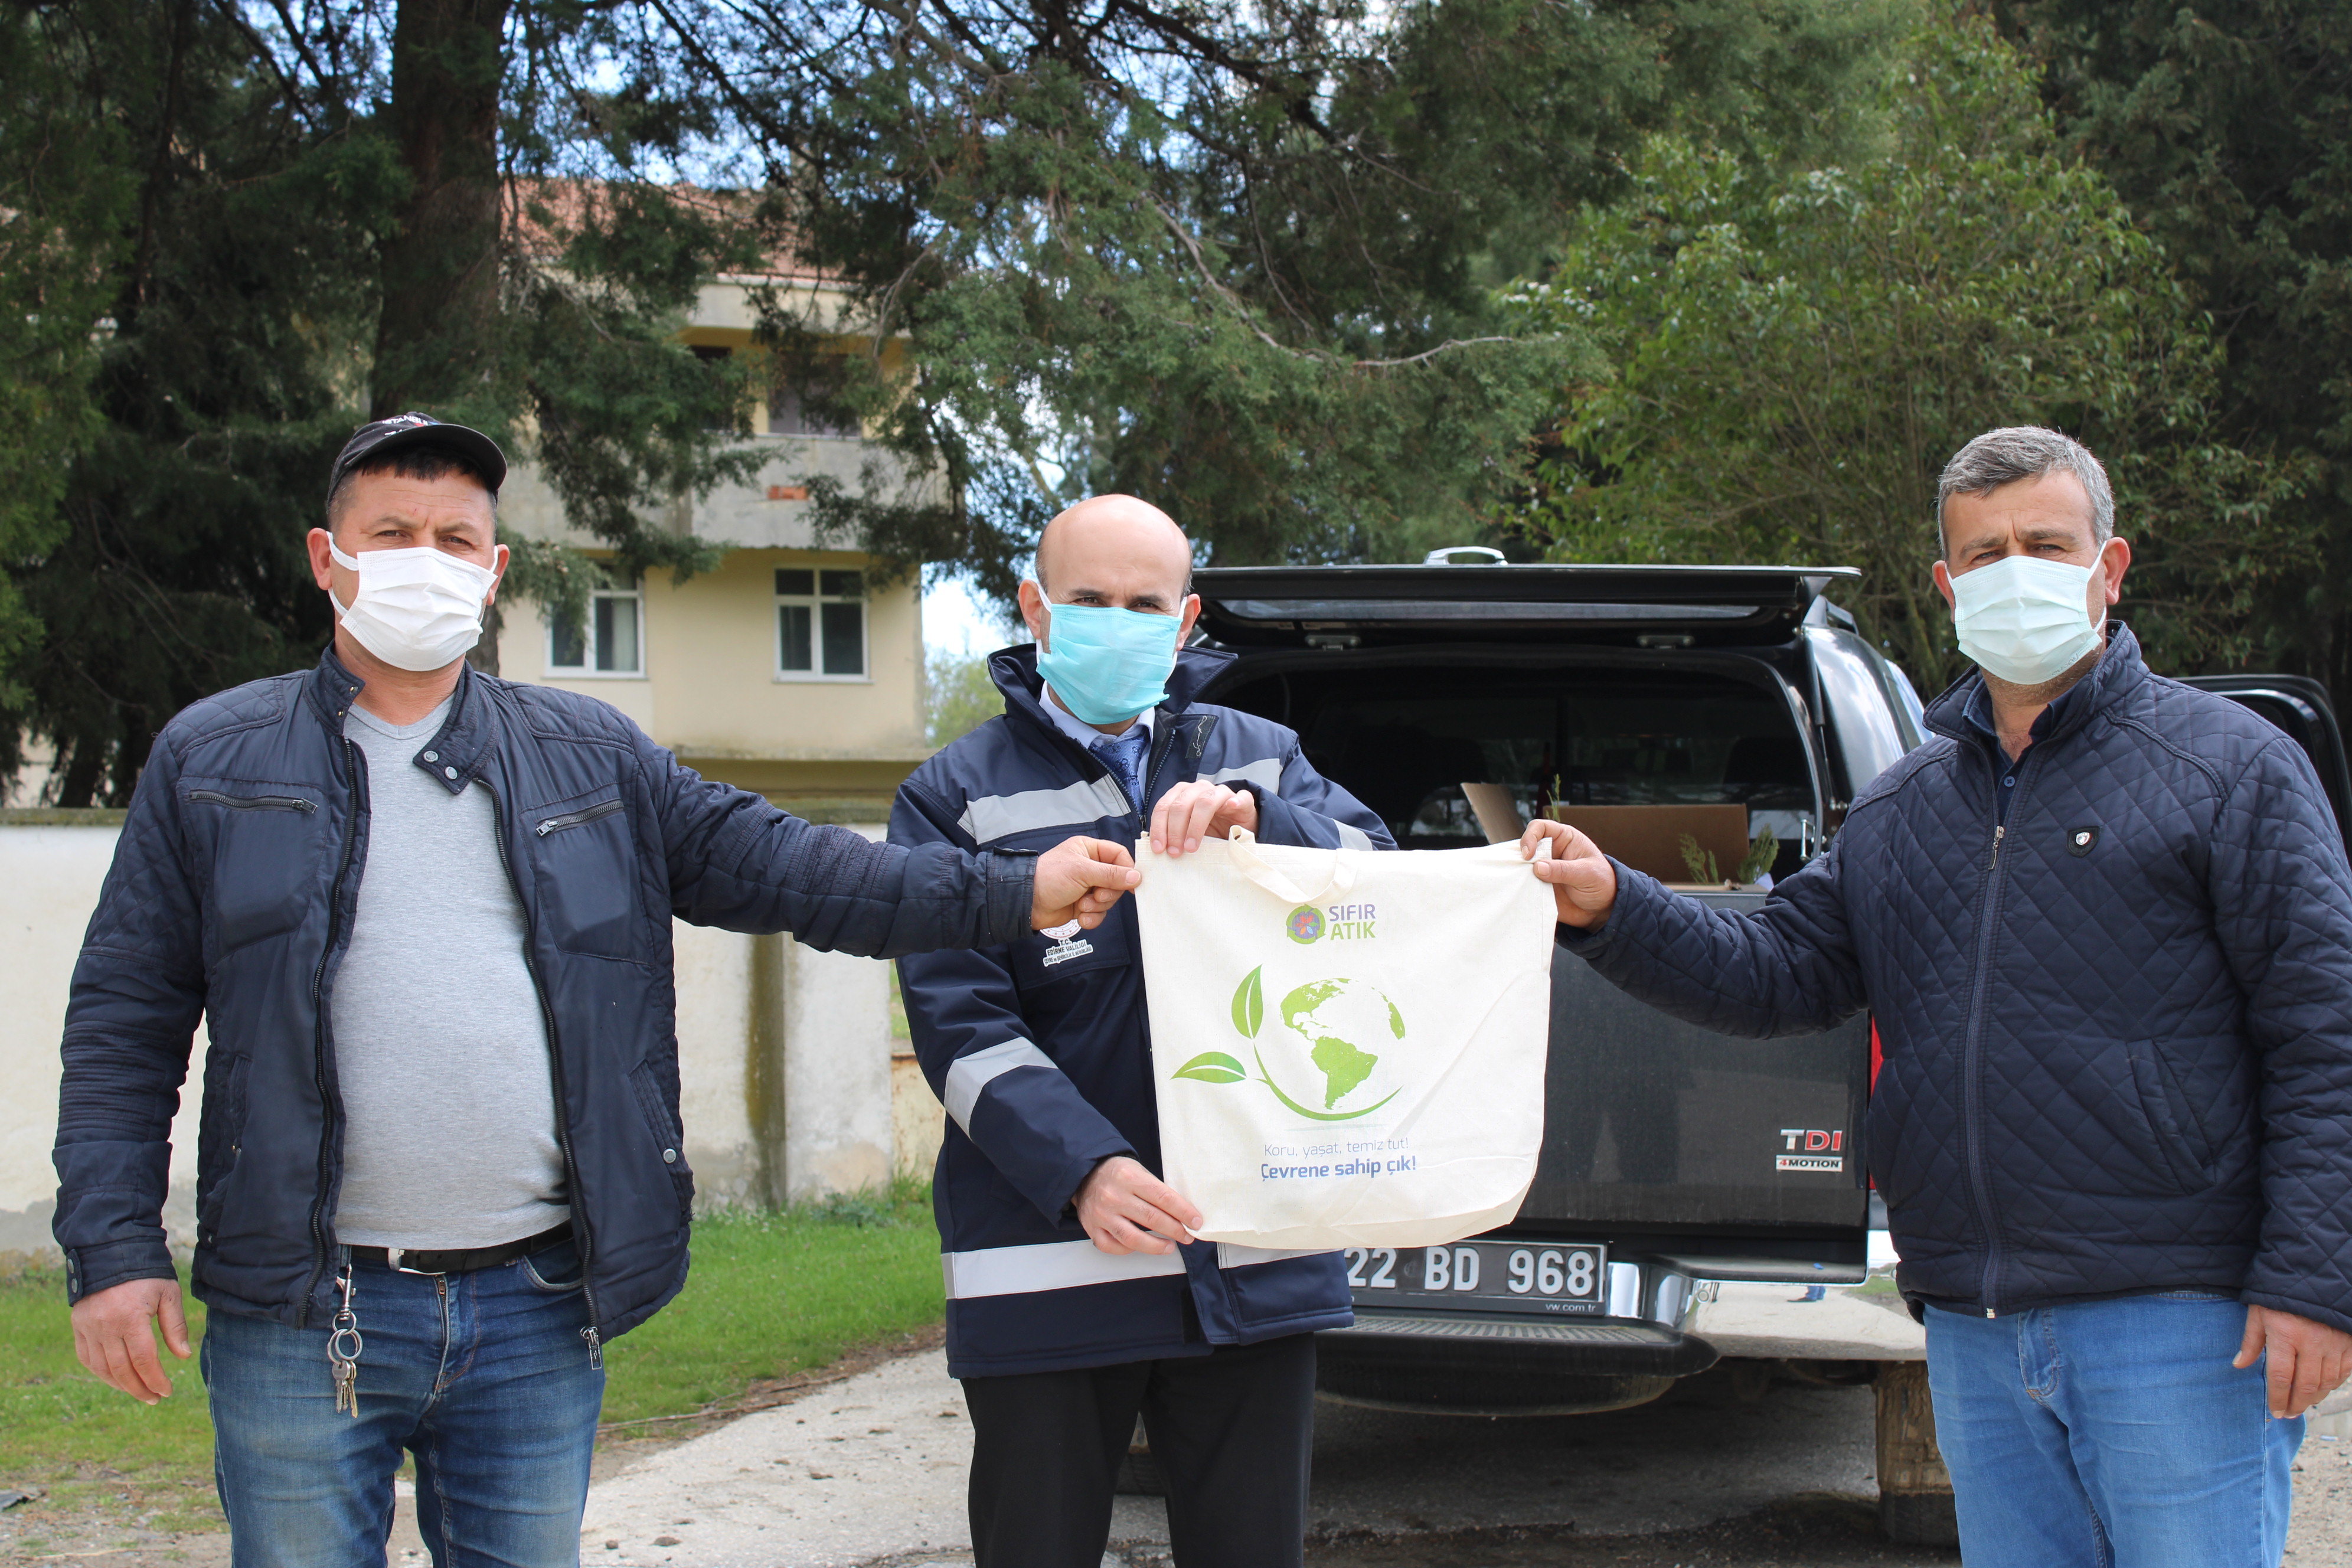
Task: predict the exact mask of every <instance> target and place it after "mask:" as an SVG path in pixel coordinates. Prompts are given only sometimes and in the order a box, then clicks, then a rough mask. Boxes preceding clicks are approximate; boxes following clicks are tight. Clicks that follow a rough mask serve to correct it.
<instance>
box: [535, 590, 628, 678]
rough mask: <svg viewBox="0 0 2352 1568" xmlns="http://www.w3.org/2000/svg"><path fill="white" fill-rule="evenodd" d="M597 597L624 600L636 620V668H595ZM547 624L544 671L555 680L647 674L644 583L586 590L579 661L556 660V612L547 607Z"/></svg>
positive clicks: (626, 676)
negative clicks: (585, 613)
mask: <svg viewBox="0 0 2352 1568" xmlns="http://www.w3.org/2000/svg"><path fill="white" fill-rule="evenodd" d="M599 599H612V600H615V601H618V600H624V599H625V600H627V601H628V603H629V605H631V607H632V609H633V610H634V611H635V616H636V621H637V668H635V669H599V668H596V601H597V600H599ZM545 620H546V623H547V673H548V676H549V677H550V678H551V679H558V680H643V679H646V595H645V585H644V584H641V583H633V584H630V585H629V586H627V587H625V588H592V589H590V590H589V592H588V614H587V615H586V616H585V617H583V620H582V622H581V626H580V657H581V660H582V662H581V663H579V664H558V663H556V662H555V637H556V626H555V612H554V611H553V610H549V611H548V612H547V615H546V616H545Z"/></svg>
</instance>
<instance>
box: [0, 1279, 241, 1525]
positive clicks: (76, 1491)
mask: <svg viewBox="0 0 2352 1568" xmlns="http://www.w3.org/2000/svg"><path fill="white" fill-rule="evenodd" d="M183 1283H184V1281H183ZM204 1321H205V1309H204V1303H202V1302H201V1301H198V1300H194V1298H193V1297H191V1298H190V1299H189V1300H188V1331H189V1333H190V1335H191V1336H194V1335H196V1334H199V1333H201V1332H202V1331H203V1326H204ZM163 1362H164V1364H165V1365H166V1366H167V1367H168V1368H169V1369H170V1370H171V1373H172V1389H173V1392H172V1397H171V1398H169V1399H166V1400H164V1401H163V1403H162V1404H161V1405H153V1406H149V1405H140V1404H136V1403H134V1402H133V1401H132V1400H131V1399H130V1398H128V1397H127V1396H125V1395H123V1394H117V1393H116V1392H115V1391H114V1390H113V1389H111V1388H109V1387H107V1386H106V1385H105V1384H102V1383H100V1382H99V1381H98V1379H96V1378H94V1377H92V1376H90V1375H89V1373H86V1372H84V1371H83V1370H82V1368H81V1363H79V1361H76V1360H75V1359H74V1350H73V1328H72V1324H71V1321H70V1320H69V1319H68V1316H67V1313H66V1289H65V1275H64V1273H63V1272H62V1271H58V1272H53V1273H51V1272H39V1271H36V1272H32V1273H26V1274H23V1275H20V1276H18V1277H16V1279H10V1280H8V1281H6V1282H5V1283H0V1486H6V1487H16V1488H27V1487H34V1486H38V1487H46V1488H47V1489H48V1492H49V1496H50V1499H51V1500H52V1501H53V1502H55V1503H56V1504H58V1505H59V1506H62V1507H66V1508H80V1507H91V1506H103V1505H111V1506H112V1507H113V1508H114V1509H117V1510H126V1511H128V1512H130V1513H132V1514H135V1515H138V1516H140V1517H141V1518H142V1519H145V1520H149V1521H152V1528H154V1529H157V1530H187V1529H203V1528H205V1527H206V1526H207V1525H208V1524H211V1525H215V1526H216V1525H217V1523H218V1521H219V1517H220V1513H219V1509H218V1507H217V1505H216V1504H215V1502H214V1500H213V1494H212V1470H213V1423H212V1417H211V1416H210V1415H208V1414H207V1413H206V1412H205V1385H204V1384H203V1382H202V1381H201V1380H200V1379H199V1378H198V1377H197V1376H196V1363H194V1361H193V1360H191V1361H187V1362H176V1361H173V1359H172V1357H171V1355H170V1354H169V1353H164V1354H163Z"/></svg>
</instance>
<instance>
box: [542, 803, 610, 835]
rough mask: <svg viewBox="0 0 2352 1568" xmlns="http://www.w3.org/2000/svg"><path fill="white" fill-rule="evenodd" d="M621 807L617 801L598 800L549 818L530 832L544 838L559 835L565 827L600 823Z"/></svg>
mask: <svg viewBox="0 0 2352 1568" xmlns="http://www.w3.org/2000/svg"><path fill="white" fill-rule="evenodd" d="M622 805H623V803H622V802H620V801H618V800H600V801H598V802H597V803H596V804H595V805H591V806H583V807H582V808H581V809H580V810H578V811H567V812H565V813H564V814H563V815H562V816H551V817H549V818H548V819H547V820H546V821H544V822H541V824H540V825H539V826H536V827H534V828H532V829H531V831H532V832H533V833H536V834H538V835H539V836H540V837H541V838H544V837H547V836H548V835H549V834H551V833H561V832H562V831H563V830H564V829H565V828H567V827H577V826H580V825H581V824H582V823H583V822H597V821H601V820H603V819H604V818H605V817H607V816H612V815H613V814H614V812H616V811H618V810H620V809H621V806H622Z"/></svg>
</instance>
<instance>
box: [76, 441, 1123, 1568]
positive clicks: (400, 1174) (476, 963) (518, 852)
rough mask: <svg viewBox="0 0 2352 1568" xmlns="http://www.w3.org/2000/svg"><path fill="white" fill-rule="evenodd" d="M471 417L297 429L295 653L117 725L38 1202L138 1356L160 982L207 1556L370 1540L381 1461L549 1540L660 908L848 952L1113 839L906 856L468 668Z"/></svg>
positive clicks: (1030, 915)
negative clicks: (44, 1197) (187, 1256)
mask: <svg viewBox="0 0 2352 1568" xmlns="http://www.w3.org/2000/svg"><path fill="white" fill-rule="evenodd" d="M505 477H506V459H505V458H504V456H503V455H502V454H501V453H500V452H499V448H498V447H497V445H496V443H494V442H492V441H491V440H490V439H489V438H488V437H486V436H483V435H482V434H480V433H479V432H478V431H473V430H467V429H465V428H463V427H461V426H454V425H444V424H440V423H438V422H436V421H435V420H433V419H431V418H428V417H426V416H424V415H421V414H407V415H403V416H400V417H398V418H396V419H387V420H381V421H378V422H376V423H374V424H372V425H368V426H362V428H361V429H360V430H359V432H358V433H357V434H356V435H354V436H353V437H352V440H351V443H350V444H349V445H348V446H347V447H345V448H344V449H343V452H342V455H341V457H340V458H338V459H337V460H336V463H335V467H334V470H333V474H332V477H331V481H330V485H329V493H328V501H327V524H328V525H327V527H325V528H318V529H313V530H311V531H310V564H311V569H312V571H313V573H314V574H315V576H316V578H317V581H318V584H319V586H320V588H321V589H323V590H325V591H326V592H327V593H328V594H329V595H331V596H332V599H333V602H334V606H335V612H336V616H337V623H338V624H337V626H336V631H335V639H334V643H333V646H332V647H331V648H330V649H329V650H328V651H327V653H326V654H325V656H324V657H323V658H321V659H320V662H319V665H318V668H316V669H314V670H311V671H308V672H305V673H301V674H294V675H284V676H278V677H275V678H273V679H268V680H260V681H255V682H253V683H252V684H250V685H247V686H242V687H239V688H237V689H234V690H231V691H226V692H223V693H221V694H220V695H218V696H216V697H213V698H210V699H207V700H205V701H203V702H199V703H197V704H196V705H194V707H192V708H190V709H188V710H186V711H185V712H183V713H181V714H180V715H179V716H178V717H176V718H174V719H173V721H172V722H171V723H170V724H169V725H167V726H166V727H165V728H164V730H163V733H162V734H161V735H159V736H158V737H157V738H156V742H155V745H154V749H153V752H152V755H151V759H150V761H149V763H148V765H147V768H146V771H145V772H144V773H143V774H142V776H141V779H140V782H139V787H138V790H137V793H136V795H135V796H134V797H133V800H132V802H131V810H130V813H129V816H128V819H127V820H126V822H125V823H124V825H123V829H122V837H121V842H120V843H119V845H118V846H117V848H116V853H115V859H114V865H113V868H112V869H111V871H110V873H109V875H108V877H107V880H106V885H105V889H104V890H103V892H102V893H101V894H100V901H99V908H98V910H97V913H96V914H95V916H93V918H92V919H91V921H90V926H89V935H88V937H87V939H86V941H85V942H84V946H83V949H82V954H81V959H80V963H79V965H78V966H77V967H76V969H75V973H74V981H73V993H72V998H71V1001H70V1003H69V1005H68V1011H67V1016H66V1026H65V1038H64V1047H63V1054H64V1078H63V1085H62V1088H61V1090H60V1095H59V1110H58V1142H57V1149H56V1161H57V1166H58V1176H59V1181H60V1185H59V1188H58V1211H57V1220H56V1233H57V1238H58V1245H59V1246H60V1247H63V1248H64V1250H65V1255H66V1264H67V1279H68V1290H69V1293H70V1295H71V1297H72V1299H73V1303H74V1307H73V1325H74V1338H75V1345H76V1349H77V1350H78V1351H79V1354H80V1356H81V1360H82V1363H83V1364H84V1365H86V1366H88V1367H89V1369H90V1371H91V1372H93V1373H96V1374H97V1375H98V1376H100V1377H101V1378H103V1379H104V1380H105V1381H107V1382H108V1383H110V1384H113V1385H114V1386H115V1387H117V1388H120V1389H121V1390H122V1391H123V1392H125V1393H127V1394H131V1395H132V1396H133V1397H135V1398H139V1399H141V1400H143V1401H145V1402H147V1403H149V1404H153V1403H154V1402H155V1401H156V1400H158V1399H160V1398H163V1397H164V1396H166V1395H168V1394H170V1393H171V1391H172V1384H171V1381H170V1379H169V1378H168V1377H166V1376H165V1374H164V1373H163V1369H162V1366H161V1363H159V1361H158V1359H157V1357H156V1353H155V1346H154V1339H153V1330H154V1326H155V1325H158V1324H160V1327H161V1329H162V1331H163V1338H164V1341H165V1342H166V1343H168V1344H169V1345H170V1346H171V1348H172V1349H173V1352H174V1353H176V1354H178V1355H180V1356H183V1357H184V1356H186V1355H187V1354H188V1353H189V1350H188V1342H187V1331H186V1326H185V1321H184V1317H183V1314H182V1310H181V1304H180V1292H179V1286H178V1283H177V1280H176V1279H175V1278H174V1275H173V1264H172V1257H171V1252H170V1250H169V1248H168V1247H167V1246H166V1244H165V1240H164V1236H163V1225H162V1218H161V1215H162V1207H163V1198H164V1187H165V1179H166V1177H165V1173H166V1171H167V1169H168V1167H169V1163H170V1144H169V1139H170V1132H171V1120H172V1114H173V1110H174V1108H175V1107H176V1104H177V1097H178V1093H179V1089H180V1085H181V1081H182V1079H184V1077H185V1075H186V1071H187V1066H188V1058H189V1053H190V1049H191V1045H192V1036H193V1034H194V1028H195V1026H196V1023H197V1020H198V1018H199V1017H200V1016H201V1017H202V1018H203V1019H204V1020H205V1024H206V1026H207V1028H208V1032H209V1035H210V1048H209V1050H208V1051H207V1053H206V1056H205V1068H204V1070H205V1100H204V1125H203V1129H202V1134H201V1138H200V1144H199V1151H198V1160H197V1164H198V1174H197V1191H196V1237H195V1241H196V1247H195V1258H194V1282H195V1288H196V1290H197V1293H198V1294H199V1295H200V1296H201V1297H202V1298H203V1299H204V1300H205V1302H206V1303H207V1304H208V1305H209V1306H210V1307H211V1309H212V1316H211V1320H210V1327H209V1329H208V1331H207V1332H206V1334H205V1342H204V1357H205V1361H204V1372H205V1383H206V1384H207V1387H208V1393H209V1397H210V1401H211V1406H212V1414H213V1420H214V1426H215V1433H216V1463H215V1474H216V1477H217V1479H218V1483H219V1487H220V1494H221V1502H222V1506H223V1508H224V1509H225V1510H226V1513H227V1515H228V1521H229V1527H230V1532H231V1542H232V1553H233V1556H234V1559H235V1562H236V1564H237V1568H263V1565H267V1568H278V1565H284V1568H323V1565H328V1564H344V1563H353V1564H356V1563H382V1562H383V1542H384V1540H385V1536H386V1533H387V1531H388V1530H389V1528H390V1525H391V1517H392V1506H393V1502H392V1500H393V1476H394V1471H395V1470H396V1469H397V1468H398V1467H399V1464H400V1461H401V1456H402V1454H403V1453H404V1452H407V1453H409V1454H413V1455H414V1456H415V1460H416V1512H417V1522H418V1525H419V1527H420V1528H421V1529H422V1531H423V1532H424V1535H425V1541H426V1542H427V1543H428V1544H429V1545H430V1546H431V1547H432V1550H433V1556H434V1560H435V1561H436V1563H493V1562H495V1563H504V1564H514V1565H518V1568H532V1565H537V1564H550V1565H552V1564H559V1563H561V1564H570V1563H576V1562H577V1560H578V1551H579V1525H580V1514H581V1509H582V1505H583V1502H584V1500H585V1498H586V1493H587V1484H588V1460H589V1455H590V1450H591V1448H592V1447H593V1440H594V1436H595V1428H596V1416H597V1412H598V1409H599V1406H600V1404H601V1401H602V1397H603V1391H604V1370H603V1365H604V1363H603V1349H604V1344H605V1342H608V1341H610V1340H612V1339H613V1338H614V1337H615V1336H617V1335H619V1334H622V1333H625V1332H626V1331H628V1330H629V1329H631V1328H633V1327H635V1325H637V1324H638V1323H641V1322H643V1321H645V1320H646V1318H648V1317H650V1316H651V1315H652V1314H653V1313H654V1312H655V1311H656V1310H659V1309H660V1307H661V1306H662V1305H663V1304H664V1303H665V1302H667V1300H669V1299H670V1298H671V1297H672V1296H674V1295H676V1294H677V1290H678V1288H679V1287H680V1286H681V1285H682V1284H683V1283H684V1282H685V1279H686V1269H687V1247H686V1243H687V1225H688V1215H689V1212H690V1203H691V1199H692V1195H693V1176H692V1173H691V1172H690V1171H689V1170H688V1165H687V1162H686V1159H685V1152H684V1146H683V1145H684V1139H683V1136H682V1130H681V1127H680V1124H679V1121H678V1090H677V1041H676V1037H675V1026H676V1019H675V994H674V981H673V977H672V971H671V952H670V922H671V920H672V917H673V916H675V917H677V918H678V919H683V920H687V921H694V922H696V923H698V924H705V925H714V926H721V927H725V928H727V929H730V930H735V931H793V932H794V933H795V934H796V935H797V936H798V937H799V939H800V940H801V941H802V942H806V943H808V944H809V945H811V946H814V947H820V948H834V949H839V950H842V951H845V952H858V953H866V954H871V955H875V956H887V955H893V954H897V953H902V952H914V951H920V950H925V949H929V948H935V947H942V946H973V945H985V944H1001V943H1003V942H1009V941H1012V940H1013V939H1014V938H1015V937H1017V936H1020V935H1024V934H1026V932H1027V931H1029V930H1030V929H1031V927H1032V926H1033V925H1034V926H1054V925H1057V924H1061V923H1063V922H1066V921H1071V920H1076V921H1080V922H1081V923H1083V924H1086V925H1088V926H1093V925H1095V924H1097V923H1098V922H1099V921H1100V920H1101V918H1102V914H1103V911H1104V910H1107V909H1108V907H1109V905H1110V903H1111V902H1112V901H1113V900H1116V899H1117V897H1118V891H1119V889H1123V888H1125V887H1127V886H1129V885H1131V883H1132V880H1133V879H1134V876H1135V873H1134V871H1133V869H1132V868H1131V866H1130V864H1129V858H1128V857H1127V855H1126V853H1125V852H1124V851H1123V850H1121V849H1119V848H1118V847H1117V846H1114V845H1110V844H1108V843H1100V842H1097V841H1095V840H1090V839H1070V840H1066V841H1065V842H1064V843H1062V844H1060V845H1058V846H1056V847H1054V848H1053V849H1050V850H1048V851H1046V852H1045V853H1044V854H1043V855H1040V856H1037V857H1035V858H1020V857H1013V856H1004V855H986V854H982V855H964V854H961V853H958V852H956V851H954V850H952V849H947V848H944V847H936V848H923V849H916V850H913V851H911V852H910V851H908V850H907V849H903V848H898V847H892V846H887V845H878V844H870V843H868V842H867V841H866V840H865V839H864V838H862V837H858V836H857V835H856V834H853V833H848V832H845V831H844V830H841V829H837V828H825V827H815V826H810V825H809V824H807V823H805V822H802V821H800V820H798V819H797V818H794V817H792V816H787V815H785V814H784V813H783V812H781V811H779V810H777V809H776V808H774V807H773V806H771V805H769V804H768V803H767V802H766V801H765V800H762V799H761V797H759V796H758V795H747V794H745V793H744V792H742V791H740V790H736V789H731V788H729V787H727V786H725V785H723V784H711V783H709V782H706V781H704V780H702V779H700V778H698V777H697V776H696V775H695V774H694V773H691V772H689V771H688V770H687V769H685V768H683V767H680V766H679V765H678V764H677V761H676V760H675V759H674V758H672V757H671V756H670V755H669V754H668V753H667V752H665V751H663V750H662V749H661V748H660V747H658V746H656V745H655V744H654V742H652V741H650V740H648V739H647V738H646V735H645V734H644V733H643V732H642V731H639V730H637V729H636V727H635V725H633V724H631V723H630V722H629V721H628V720H626V719H625V718H624V717H622V716H621V715H620V714H619V713H618V712H616V711H615V710H613V709H612V708H610V707H608V706H607V705H605V704H604V703H602V702H599V701H596V700H593V699H589V698H584V697H581V696H578V695H576V694H572V693H569V692H563V691H557V690H551V689H545V688H539V687H530V686H521V685H517V684H515V683H512V682H509V681H503V680H499V679H496V678H494V677H489V676H485V675H482V674H480V673H479V672H478V671H474V670H471V669H469V668H467V665H466V663H465V655H466V652H467V649H468V648H470V647H473V646H474V643H475V641H476V640H477V639H478V637H479V636H480V630H481V616H482V611H483V608H484V606H485V605H488V603H489V602H490V600H491V599H492V598H493V597H494V596H495V595H496V594H497V592H498V584H499V575H500V574H501V573H502V572H503V571H504V569H505V564H506V563H505V555H506V550H505V547H504V546H503V545H500V544H499V542H498V541H497V525H496V520H495V507H496V503H497V498H498V489H499V485H500V483H501V482H503V480H504V479H505Z"/></svg>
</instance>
